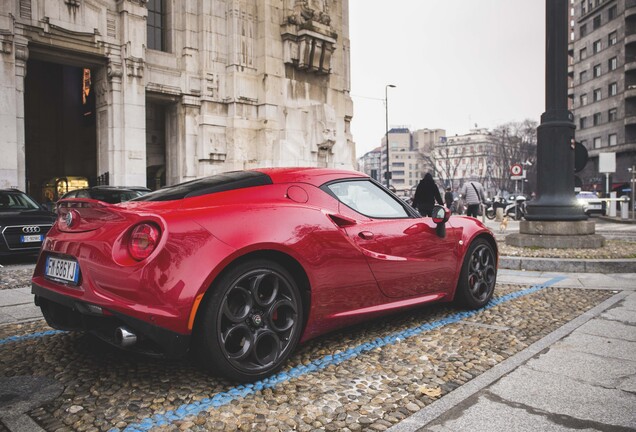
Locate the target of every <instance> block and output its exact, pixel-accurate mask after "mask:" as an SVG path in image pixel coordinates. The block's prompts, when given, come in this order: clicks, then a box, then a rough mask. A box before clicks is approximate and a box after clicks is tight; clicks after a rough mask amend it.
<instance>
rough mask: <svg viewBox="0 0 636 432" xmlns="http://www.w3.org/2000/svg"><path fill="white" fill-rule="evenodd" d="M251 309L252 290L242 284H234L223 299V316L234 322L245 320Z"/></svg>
mask: <svg viewBox="0 0 636 432" xmlns="http://www.w3.org/2000/svg"><path fill="white" fill-rule="evenodd" d="M251 310H252V300H251V295H250V292H249V291H248V290H246V289H245V288H242V287H240V286H234V287H233V288H232V289H231V290H230V291H228V293H227V295H226V296H225V298H224V299H223V305H222V311H223V316H224V317H225V318H227V319H228V320H230V321H231V322H233V323H237V322H241V321H243V320H245V319H246V318H247V317H248V316H249V314H250V311H251Z"/></svg>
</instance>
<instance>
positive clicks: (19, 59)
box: [0, 0, 355, 199]
mask: <svg viewBox="0 0 636 432" xmlns="http://www.w3.org/2000/svg"><path fill="white" fill-rule="evenodd" d="M348 20H349V16H348V0H343V1H336V0H188V1H183V2H181V1H176V0H150V1H148V0H56V1H51V0H4V1H2V2H0V54H1V57H2V59H1V61H0V101H2V102H1V106H2V109H1V110H0V130H1V131H2V133H1V134H0V151H1V153H2V155H3V157H2V158H1V159H0V187H9V186H15V187H18V188H19V189H22V190H28V192H29V193H31V194H32V195H33V196H34V197H35V198H38V199H41V198H42V196H41V190H42V186H43V184H44V183H45V182H46V181H47V180H49V179H50V178H53V177H58V176H82V177H86V178H88V179H91V182H92V183H95V182H96V181H98V180H97V179H98V178H99V179H101V180H102V182H104V179H107V180H106V181H107V182H108V183H110V184H112V185H146V184H147V185H148V186H150V187H151V188H156V187H160V186H163V185H165V184H175V183H178V182H181V181H185V180H189V179H194V178H198V177H202V176H206V175H210V174H214V173H218V172H223V171H229V170H236V169H244V168H254V167H265V166H301V165H302V166H326V167H339V168H340V167H341V168H353V166H354V164H355V148H354V147H355V146H354V143H353V141H352V137H351V132H350V128H349V124H350V121H351V118H352V114H353V106H352V101H351V98H350V96H349V88H350V82H349V81H350V65H349V34H348V33H349V28H348V25H349V24H348ZM106 174H107V175H106Z"/></svg>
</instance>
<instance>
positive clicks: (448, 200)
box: [444, 187, 453, 209]
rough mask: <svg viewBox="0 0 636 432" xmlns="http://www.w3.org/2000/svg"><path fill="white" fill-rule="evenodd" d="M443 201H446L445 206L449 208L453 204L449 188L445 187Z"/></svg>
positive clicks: (451, 192)
mask: <svg viewBox="0 0 636 432" xmlns="http://www.w3.org/2000/svg"><path fill="white" fill-rule="evenodd" d="M444 202H445V203H446V208H448V209H450V208H451V206H452V205H453V191H452V190H451V188H449V187H447V188H446V193H445V194H444Z"/></svg>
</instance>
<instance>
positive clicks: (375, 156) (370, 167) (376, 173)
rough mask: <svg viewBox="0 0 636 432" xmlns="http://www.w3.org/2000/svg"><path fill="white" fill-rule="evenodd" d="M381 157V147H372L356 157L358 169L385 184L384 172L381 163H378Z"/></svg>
mask: <svg viewBox="0 0 636 432" xmlns="http://www.w3.org/2000/svg"><path fill="white" fill-rule="evenodd" d="M381 158H382V149H381V148H380V147H376V148H374V149H373V150H371V151H370V152H367V153H365V154H364V155H362V157H360V158H359V159H358V170H359V171H361V172H363V173H365V174H366V175H368V176H369V177H371V178H372V179H375V180H377V181H379V182H380V183H382V184H386V182H385V181H384V173H383V172H382V165H381V163H380V160H381Z"/></svg>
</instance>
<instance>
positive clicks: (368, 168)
mask: <svg viewBox="0 0 636 432" xmlns="http://www.w3.org/2000/svg"><path fill="white" fill-rule="evenodd" d="M445 133H446V132H445V131H444V130H443V129H419V130H416V131H412V132H411V130H410V129H409V128H408V127H392V128H391V129H390V130H389V132H388V138H389V163H390V166H391V169H390V171H391V176H392V178H391V180H390V182H389V184H390V186H391V188H392V189H394V190H395V192H396V193H397V194H398V195H400V196H403V197H412V195H413V194H414V193H415V188H416V187H417V184H418V183H419V181H420V180H421V179H422V177H424V174H426V173H427V172H431V173H433V164H432V162H431V160H430V157H429V155H430V152H431V149H432V148H433V147H434V146H435V143H436V142H438V141H439V140H440V138H441V137H443V136H444V135H445ZM386 151H387V146H386V136H384V137H383V138H382V144H381V145H380V147H377V148H375V149H373V150H372V151H370V152H368V153H366V154H364V155H363V156H362V157H360V158H359V159H358V169H359V170H360V171H362V172H364V173H366V174H367V175H369V176H371V177H373V178H375V179H376V180H378V181H379V182H381V183H382V184H384V185H386V180H385V173H386V171H387V158H386Z"/></svg>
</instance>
